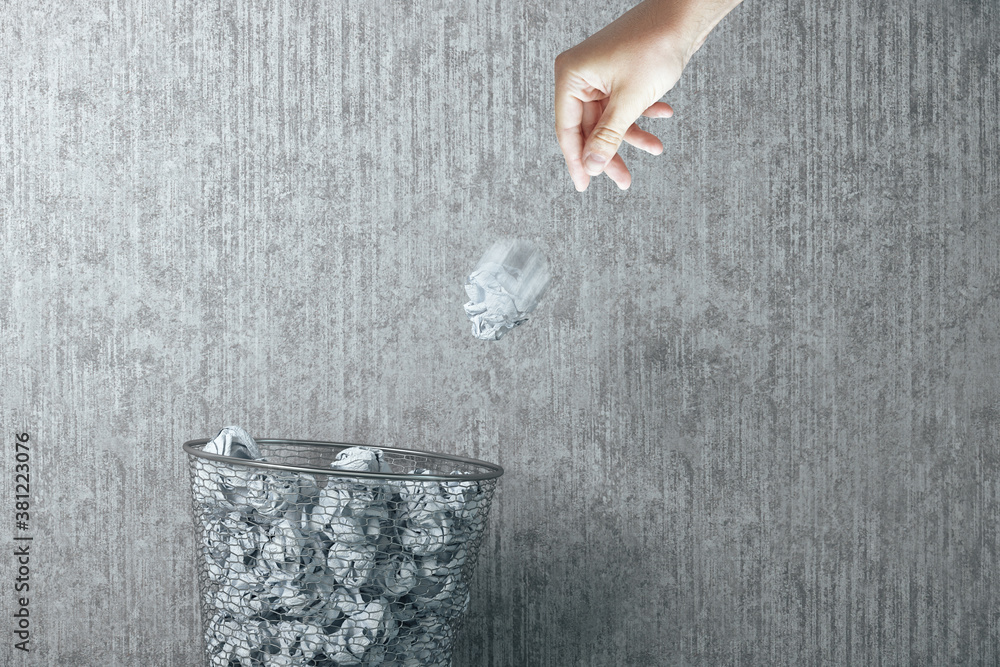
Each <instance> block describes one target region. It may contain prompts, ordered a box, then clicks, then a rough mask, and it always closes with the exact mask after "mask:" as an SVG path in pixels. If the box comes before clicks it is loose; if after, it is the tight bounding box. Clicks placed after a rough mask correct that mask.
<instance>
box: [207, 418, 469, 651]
mask: <svg viewBox="0 0 1000 667" xmlns="http://www.w3.org/2000/svg"><path fill="white" fill-rule="evenodd" d="M205 450H206V451H211V452H212V453H218V454H220V455H223V456H232V457H234V458H238V459H249V458H251V456H252V457H253V458H255V459H257V460H264V459H263V458H262V457H261V456H260V451H259V448H258V447H257V444H256V442H254V440H253V439H252V438H251V437H250V436H249V434H247V433H246V432H245V431H243V430H242V429H239V428H238V427H227V428H225V429H223V430H222V431H221V432H220V433H219V435H218V436H217V437H216V438H215V439H213V440H212V441H211V442H210V443H209V444H208V445H206V447H205ZM195 465H196V467H197V484H196V485H197V486H200V487H202V488H201V490H200V491H197V492H196V498H198V499H200V501H201V502H202V503H203V505H202V506H203V507H204V508H205V509H204V511H205V516H204V517H203V526H204V527H203V548H202V553H203V554H204V561H203V568H204V572H205V574H206V576H207V578H208V581H209V583H210V591H209V593H208V595H207V599H206V604H207V605H208V608H209V609H211V610H213V613H214V614H215V615H214V616H213V617H212V621H211V622H210V623H209V626H208V630H207V632H206V639H207V641H208V646H209V651H210V654H211V663H212V664H213V665H230V664H233V663H234V662H235V663H236V664H240V665H244V664H247V665H249V664H263V665H268V666H271V665H274V666H282V667H284V666H286V665H297V664H302V663H303V662H306V661H317V662H319V661H322V660H329V661H331V662H332V663H333V664H336V665H385V666H389V665H414V666H415V665H435V664H439V662H440V663H441V664H444V663H443V662H441V661H440V660H439V659H438V656H441V655H446V654H447V652H448V651H450V642H451V630H450V625H449V623H450V622H451V619H454V618H456V617H458V616H460V615H461V614H462V613H464V611H465V610H466V609H467V607H468V604H469V590H468V586H467V585H466V583H465V581H464V579H463V576H462V572H463V569H464V568H465V565H466V563H467V549H466V544H467V542H468V540H469V539H471V537H472V536H473V535H475V534H476V531H477V530H481V529H482V522H483V521H485V509H486V502H487V499H486V497H485V493H484V491H483V489H482V487H481V486H480V484H479V483H478V482H473V481H463V480H460V479H456V480H453V481H447V482H436V481H427V482H420V481H411V480H405V481H394V480H389V479H378V480H376V479H363V478H353V479H352V478H340V477H330V478H328V479H327V480H325V485H323V484H321V483H319V482H318V481H317V480H316V479H315V477H314V476H312V475H308V474H299V473H294V472H284V471H271V470H264V469H254V468H250V467H246V468H245V469H244V468H243V467H239V466H238V467H235V468H234V467H232V466H228V465H226V464H222V463H216V462H214V461H205V460H197V461H196V463H195ZM331 467H332V468H336V469H341V470H355V471H363V472H377V473H390V472H393V470H392V466H391V465H389V464H388V463H387V462H386V461H385V459H384V457H383V453H382V451H381V450H378V449H374V448H369V447H360V446H359V447H350V448H347V449H344V450H342V451H341V452H340V453H339V455H338V456H337V457H336V459H335V460H334V461H333V462H332V463H331ZM247 470H248V471H249V472H247ZM408 474H410V475H424V474H431V473H430V472H429V471H427V470H423V469H413V470H410V471H409V472H408ZM452 474H454V475H459V474H461V473H459V472H457V471H456V472H453V473H452ZM255 660H256V661H257V662H254V661H255Z"/></svg>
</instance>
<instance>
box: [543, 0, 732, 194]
mask: <svg viewBox="0 0 1000 667" xmlns="http://www.w3.org/2000/svg"><path fill="white" fill-rule="evenodd" d="M737 4H739V0H645V1H644V2H642V3H641V4H639V5H637V6H635V7H634V8H632V9H631V10H629V11H628V12H626V13H625V14H623V15H622V16H621V17H620V18H618V19H617V20H615V21H614V22H612V23H611V24H609V25H608V26H607V27H605V28H604V29H603V30H601V31H599V32H597V33H595V34H594V35H592V36H591V37H589V38H587V39H586V40H584V41H583V42H581V43H580V44H578V45H576V46H574V47H573V48H571V49H569V50H568V51H564V52H563V53H561V54H559V56H558V57H556V63H555V69H556V99H555V112H556V136H557V138H558V140H559V147H560V148H561V149H562V153H563V156H564V157H565V158H566V166H567V168H568V169H569V174H570V177H571V178H572V179H573V184H574V185H575V186H576V189H577V190H578V191H580V192H582V191H584V190H586V189H587V186H588V185H589V184H590V178H591V177H592V176H597V175H598V174H600V173H602V172H603V173H605V174H607V175H608V177H609V178H611V180H612V181H614V182H615V183H616V184H617V185H618V187H619V188H621V189H622V190H625V189H626V188H628V187H629V185H630V184H631V183H632V175H631V173H630V172H629V170H628V167H626V166H625V162H624V161H623V160H622V158H621V156H620V155H618V147H619V146H620V145H621V143H622V141H625V142H627V143H629V144H631V145H632V146H635V147H636V148H640V149H642V150H644V151H646V152H648V153H652V154H653V155H659V154H660V153H662V152H663V143H662V142H661V141H660V140H659V139H658V138H657V137H656V136H655V135H653V134H651V133H649V132H646V131H645V130H643V129H641V128H640V127H639V126H638V125H636V123H635V121H636V120H637V119H638V118H639V116H646V117H648V118H669V117H670V116H672V115H673V113H674V110H673V109H672V108H671V107H670V105H668V104H666V103H665V102H660V101H658V100H659V99H660V98H661V97H662V96H663V95H664V94H666V92H667V91H669V90H670V89H671V88H673V87H674V84H676V83H677V80H678V79H679V78H680V76H681V72H682V71H683V69H684V66H685V65H686V64H687V62H688V60H690V58H691V56H692V55H693V54H694V52H695V51H697V49H698V48H699V47H700V46H701V44H702V43H703V42H704V41H705V38H706V37H707V36H708V33H709V32H710V31H711V29H712V28H713V27H715V25H716V24H717V23H718V22H719V20H721V19H722V17H723V16H725V14H726V13H728V12H729V11H730V10H731V9H732V8H733V7H735V6H736V5H737Z"/></svg>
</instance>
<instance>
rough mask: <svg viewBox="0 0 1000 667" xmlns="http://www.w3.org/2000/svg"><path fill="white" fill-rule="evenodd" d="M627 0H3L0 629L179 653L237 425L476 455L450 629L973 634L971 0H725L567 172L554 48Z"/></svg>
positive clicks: (997, 56) (961, 660)
mask: <svg viewBox="0 0 1000 667" xmlns="http://www.w3.org/2000/svg"><path fill="white" fill-rule="evenodd" d="M627 6H628V4H627V3H625V2H611V3H606V2H598V1H597V0H583V1H582V2H577V1H573V2H570V1H569V0H553V1H552V2H545V3H534V2H528V3H523V2H512V1H510V0H493V1H491V2H475V3H474V2H467V3H458V2H439V1H433V2H430V1H428V2H395V1H391V2H390V1H384V2H354V3H310V2H305V1H298V2H296V1H292V0H285V1H282V0H273V1H270V2H244V1H238V0H237V1H232V2H230V1H222V2H194V1H193V0H186V1H185V0H176V1H173V2H169V1H165V2H158V1H157V2H154V1H152V0H145V1H135V2H94V1H89V0H81V1H74V2H68V1H63V2H55V3H54V2H39V1H37V0H32V1H31V2H28V1H27V0H7V1H6V2H3V3H2V10H0V45H2V52H0V85H2V88H0V164H2V173H0V223H2V225H0V229H2V234H3V244H2V246H3V247H2V250H0V252H2V253H3V256H2V258H0V259H2V263H0V278H2V281H3V282H2V286H3V289H0V362H2V365H0V381H2V390H0V407H2V418H3V420H4V421H3V424H2V428H3V438H4V446H3V452H4V454H3V457H2V459H3V465H4V468H3V473H2V475H0V479H2V482H0V491H2V493H3V496H2V497H3V498H6V499H7V500H6V501H4V502H5V503H6V506H4V507H6V509H3V510H2V511H4V512H7V513H8V518H7V519H5V520H3V521H0V542H2V543H3V544H7V545H11V544H13V542H12V536H13V533H14V526H13V520H12V519H13V517H12V516H10V515H12V513H13V491H14V490H13V465H14V459H13V444H12V438H13V434H14V433H15V432H17V431H19V430H27V431H28V432H30V434H31V437H32V439H33V442H34V443H35V450H34V458H33V459H32V473H33V476H32V492H33V495H34V499H33V502H34V505H33V508H32V515H31V521H32V524H31V525H32V531H33V532H34V534H35V535H36V539H35V542H34V545H33V549H34V552H33V554H34V555H33V561H32V568H33V569H32V576H33V577H34V580H33V586H34V588H33V589H32V598H31V610H32V611H31V613H32V621H33V623H32V652H31V653H30V654H29V655H27V656H25V655H22V654H20V653H19V652H15V651H14V650H13V648H12V643H13V642H12V638H11V634H10V627H11V620H12V619H11V614H12V613H13V609H14V600H13V598H14V595H13V592H12V590H11V587H12V578H13V576H14V574H13V572H14V566H15V564H14V560H13V557H12V556H5V557H0V576H2V577H3V581H0V587H2V589H3V590H4V591H5V592H4V593H3V595H2V596H0V600H2V605H3V607H2V609H0V615H2V616H3V617H4V618H6V619H7V620H6V621H5V622H4V626H3V627H4V628H6V629H5V630H4V634H3V635H2V637H3V640H2V643H0V663H2V664H14V665H17V664H32V665H52V664H60V665H102V666H113V665H194V664H196V663H197V661H198V659H199V651H200V635H201V629H200V625H199V623H200V621H199V618H198V609H197V597H196V589H195V571H194V565H193V558H194V548H195V545H194V539H193V533H192V529H191V525H190V520H189V517H188V504H187V503H188V495H187V468H186V465H187V463H186V461H185V458H184V456H183V453H182V451H181V448H180V446H181V443H182V442H183V441H185V440H187V439H190V438H195V437H203V436H208V435H212V434H213V433H214V432H215V431H216V430H217V429H218V428H219V427H220V426H222V425H224V424H228V423H239V424H242V425H244V426H245V427H246V428H247V429H249V430H250V431H251V432H253V433H255V434H257V435H261V436H264V435H271V436H295V437H300V438H314V439H344V440H348V441H362V442H367V443H372V444H387V445H388V444H392V445H400V446H411V447H415V448H420V449H430V450H438V451H446V452H453V453H459V454H465V455H470V456H475V457H480V458H484V459H487V460H491V461H497V462H499V463H501V464H502V465H503V466H505V467H506V469H507V474H506V476H505V477H504V479H503V481H502V484H501V490H500V492H499V495H498V497H497V502H496V505H495V507H494V513H493V516H492V525H491V528H490V532H489V535H488V537H487V541H486V543H485V545H484V549H483V553H482V555H481V559H480V568H479V572H478V573H477V576H476V580H475V582H474V587H473V605H472V609H471V612H470V618H469V620H468V623H467V627H466V630H465V633H464V634H463V636H462V638H461V641H460V644H459V647H458V650H457V654H456V667H463V666H487V665H488V666H501V665H503V666H516V667H523V666H535V665H560V666H561V665H566V666H571V665H573V666H575V665H587V666H592V667H605V666H610V665H705V666H714V665H905V664H912V665H966V664H970V665H972V664H998V663H1000V609H998V595H1000V576H998V574H997V569H996V562H997V558H998V547H1000V535H998V530H997V515H998V511H1000V481H998V473H1000V454H998V446H1000V435H998V432H1000V373H998V370H1000V368H998V366H1000V335H998V326H997V324H998V320H1000V227H998V217H1000V215H998V210H1000V141H998V134H1000V84H998V78H1000V46H998V40H997V35H998V34H1000V8H998V4H997V3H996V2H992V1H990V2H974V1H972V0H966V1H964V2H948V3H938V2H917V3H889V5H888V6H884V5H883V4H882V3H871V2H867V1H865V0H842V1H840V2H833V1H829V0H823V1H821V2H816V3H792V2H788V3H785V2H781V3H774V2H765V1H763V0H747V1H746V2H745V4H744V5H743V6H742V7H740V8H738V9H737V10H736V11H735V12H734V13H733V14H732V15H730V16H729V17H728V18H727V19H726V20H725V21H724V22H723V23H722V24H721V26H720V27H719V29H718V30H717V31H716V32H715V33H714V34H713V35H712V36H711V37H710V38H709V40H708V43H707V44H706V46H705V47H704V48H703V49H702V51H701V52H700V53H698V54H697V55H696V56H695V58H694V60H693V61H692V63H691V64H690V66H689V68H688V70H687V71H686V72H685V75H684V77H683V78H682V80H681V83H680V84H679V85H678V87H677V88H676V89H675V90H674V91H672V92H671V93H670V94H669V95H668V96H667V98H666V99H667V101H669V102H671V103H672V104H673V105H674V106H675V108H676V110H677V114H676V116H675V117H674V118H673V119H672V120H669V121H659V122H658V124H656V127H657V128H658V129H659V131H660V134H661V136H662V137H663V139H664V143H665V146H666V150H665V152H664V155H663V156H661V157H659V158H652V157H649V156H645V155H640V154H638V153H637V152H636V151H634V150H626V151H625V152H626V153H627V156H630V157H631V161H630V165H631V166H632V168H633V172H634V175H635V184H634V186H633V188H632V190H631V191H629V192H627V193H620V192H619V191H618V190H617V188H616V187H615V186H614V185H613V184H611V183H610V181H608V180H606V179H602V180H601V181H599V182H597V183H595V184H594V185H593V186H592V187H591V189H590V190H589V191H588V192H587V193H585V194H582V195H581V194H578V193H576V192H575V191H574V190H573V188H572V186H571V184H570V181H569V178H568V176H567V175H566V174H565V173H564V166H563V162H562V158H561V156H560V155H559V153H558V149H557V146H556V142H555V138H554V133H553V131H552V112H551V96H552V91H551V86H552V62H553V59H554V57H555V55H556V54H557V53H558V52H560V51H561V50H563V49H565V48H568V47H569V46H571V45H573V44H575V43H576V42H578V41H579V40H581V39H582V38H584V37H585V36H586V35H588V34H590V33H592V32H594V31H595V30H597V29H598V28H600V27H601V26H603V25H604V24H605V23H607V22H608V21H609V20H611V19H613V18H614V17H615V16H617V15H619V14H620V13H621V12H622V11H624V9H625V8H626V7H627ZM512 233H513V234H518V235H521V236H524V237H527V238H531V239H534V240H535V241H536V242H537V243H539V244H540V245H541V246H542V247H543V248H545V249H546V251H547V252H548V253H549V256H550V259H551V262H552V265H553V267H554V272H555V285H554V287H553V289H552V290H551V292H550V295H549V298H548V299H547V300H546V301H545V302H543V304H542V305H541V306H540V307H539V309H538V311H537V317H536V318H535V319H534V321H532V322H531V323H529V324H528V325H526V326H525V327H523V328H521V329H519V330H518V331H516V332H514V333H513V334H512V335H510V336H509V337H507V338H506V339H504V340H502V341H500V342H499V343H497V344H484V343H481V342H479V341H476V340H474V339H473V338H472V337H471V335H470V334H469V331H468V326H467V324H465V323H464V321H463V317H464V314H463V312H462V309H461V305H462V302H463V298H464V295H463V292H462V288H461V281H462V278H463V275H464V274H465V273H466V272H467V271H469V270H470V269H471V268H472V266H473V265H474V263H475V261H476V259H477V258H478V257H479V254H480V253H481V252H482V251H483V250H484V249H485V247H486V246H487V245H488V244H489V242H491V241H492V240H493V239H494V238H496V237H497V236H499V235H502V234H512ZM8 551H9V549H7V548H5V549H3V552H8Z"/></svg>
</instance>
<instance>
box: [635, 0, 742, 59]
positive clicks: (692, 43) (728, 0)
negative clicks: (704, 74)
mask: <svg viewBox="0 0 1000 667" xmlns="http://www.w3.org/2000/svg"><path fill="white" fill-rule="evenodd" d="M740 2H741V0H644V1H643V2H642V3H641V5H640V6H641V7H642V8H643V10H644V11H646V12H648V16H649V18H650V19H651V21H652V22H653V24H654V25H655V26H656V28H657V32H658V33H659V36H660V39H661V40H662V43H663V45H664V47H665V48H667V49H669V50H670V51H672V52H674V53H675V54H676V57H678V58H679V59H680V61H681V64H682V66H685V67H686V66H687V63H688V61H689V60H691V57H692V56H693V55H694V54H695V53H696V52H697V51H698V49H700V48H701V46H702V44H704V43H705V40H706V39H707V38H708V35H709V33H710V32H712V30H713V29H714V28H715V26H716V25H718V23H719V21H721V20H722V19H723V17H725V15H726V14H728V13H729V12H730V11H732V10H733V9H734V8H735V7H736V5H738V4H740Z"/></svg>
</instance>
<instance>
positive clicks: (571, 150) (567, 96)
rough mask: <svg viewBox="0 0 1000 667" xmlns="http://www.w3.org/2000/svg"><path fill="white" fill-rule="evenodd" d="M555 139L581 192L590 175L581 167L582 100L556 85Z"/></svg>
mask: <svg viewBox="0 0 1000 667" xmlns="http://www.w3.org/2000/svg"><path fill="white" fill-rule="evenodd" d="M556 139H558V140H559V148H560V149H561V150H562V154H563V157H564V158H566V167H567V169H569V175H570V178H572V179H573V185H575V186H576V189H577V191H579V192H583V191H584V190H586V189H587V185H589V184H590V176H588V175H587V171H586V170H585V169H584V168H583V162H582V161H581V158H582V157H583V144H584V141H585V140H586V137H584V136H583V100H581V99H580V98H578V97H576V96H575V95H573V93H572V92H570V91H569V90H568V89H567V88H565V87H564V86H561V85H557V86H556Z"/></svg>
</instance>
